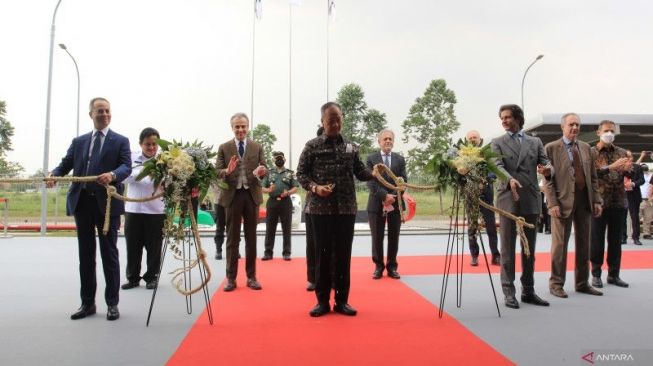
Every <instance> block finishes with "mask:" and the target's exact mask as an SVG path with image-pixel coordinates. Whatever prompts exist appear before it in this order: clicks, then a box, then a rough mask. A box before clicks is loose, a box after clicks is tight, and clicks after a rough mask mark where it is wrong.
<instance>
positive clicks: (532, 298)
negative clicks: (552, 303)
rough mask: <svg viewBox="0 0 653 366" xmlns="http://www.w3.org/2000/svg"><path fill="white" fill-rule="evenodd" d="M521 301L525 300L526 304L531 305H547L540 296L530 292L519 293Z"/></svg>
mask: <svg viewBox="0 0 653 366" xmlns="http://www.w3.org/2000/svg"><path fill="white" fill-rule="evenodd" d="M521 302H525V303H527V304H532V305H537V306H549V302H548V301H546V300H544V299H542V298H541V297H539V296H537V295H536V294H535V293H532V294H526V295H524V294H522V295H521Z"/></svg>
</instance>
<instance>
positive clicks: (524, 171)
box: [492, 104, 552, 309]
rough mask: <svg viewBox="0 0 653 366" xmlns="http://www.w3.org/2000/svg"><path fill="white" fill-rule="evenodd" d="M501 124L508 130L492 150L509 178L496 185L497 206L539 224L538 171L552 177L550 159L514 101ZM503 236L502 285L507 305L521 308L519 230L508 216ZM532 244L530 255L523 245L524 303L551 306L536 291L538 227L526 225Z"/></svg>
mask: <svg viewBox="0 0 653 366" xmlns="http://www.w3.org/2000/svg"><path fill="white" fill-rule="evenodd" d="M499 117H500V118H501V125H502V127H503V128H504V130H505V131H506V133H505V134H504V135H502V136H500V137H497V138H495V139H494V140H492V150H493V151H494V152H496V153H498V154H500V156H501V158H499V159H497V166H498V167H499V169H501V170H502V171H503V173H504V174H505V175H506V177H508V181H504V182H500V183H499V184H498V185H497V207H498V208H500V209H502V210H504V211H508V212H510V213H512V214H515V215H518V216H523V217H524V219H525V220H526V222H528V223H530V224H533V225H536V224H537V218H538V216H539V215H540V211H541V210H542V205H541V204H540V189H539V188H538V182H537V173H540V174H543V175H544V176H545V177H550V176H551V174H552V172H551V167H550V164H549V159H548V158H547V157H546V154H545V153H544V146H542V141H541V140H540V139H538V138H536V137H532V136H528V135H526V134H525V133H524V130H523V127H524V112H523V111H522V109H521V108H520V107H519V106H518V105H515V104H507V105H503V106H501V108H500V109H499ZM500 225H501V228H500V231H499V234H500V236H501V285H502V287H503V293H504V295H505V297H506V298H505V303H506V306H507V307H509V308H513V309H519V302H517V298H516V297H515V285H514V281H515V244H516V241H517V239H516V236H517V231H516V230H515V229H516V227H515V222H514V221H512V220H510V219H508V218H507V217H505V216H501V218H500ZM524 232H525V234H526V238H527V239H528V244H529V246H530V256H526V254H525V253H524V248H523V243H521V244H522V255H521V263H522V275H521V284H522V295H521V300H522V301H523V302H525V303H529V304H533V305H540V306H549V303H548V302H547V301H545V300H543V299H541V298H540V297H539V296H537V295H536V294H535V288H534V285H535V281H534V279H533V270H534V265H535V237H536V232H535V229H530V228H526V227H524Z"/></svg>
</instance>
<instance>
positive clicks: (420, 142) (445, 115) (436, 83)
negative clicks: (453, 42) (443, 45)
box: [401, 79, 460, 173]
mask: <svg viewBox="0 0 653 366" xmlns="http://www.w3.org/2000/svg"><path fill="white" fill-rule="evenodd" d="M456 102H457V101H456V95H455V93H454V92H453V91H452V90H450V89H448V88H447V83H446V81H444V80H443V79H437V80H432V81H431V83H430V84H429V86H428V87H427V88H426V91H425V92H424V95H423V96H421V97H419V98H417V99H416V100H415V104H413V106H412V107H410V112H409V114H408V117H407V118H406V119H405V120H404V121H403V122H402V124H401V127H402V128H403V135H404V137H403V141H404V142H408V141H415V142H417V147H415V148H412V149H410V150H408V156H407V166H408V171H409V172H410V173H418V172H421V171H423V170H424V169H429V168H428V167H427V166H428V165H429V162H433V161H437V160H438V159H439V156H441V155H442V154H443V153H444V152H446V151H447V148H448V147H449V146H451V145H452V141H451V135H452V134H453V133H454V132H455V131H456V130H458V127H460V123H459V122H458V121H457V120H456V115H455V113H454V106H455V104H456ZM430 169H431V170H432V168H430Z"/></svg>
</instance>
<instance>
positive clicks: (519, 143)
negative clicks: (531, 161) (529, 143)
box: [512, 133, 521, 148]
mask: <svg viewBox="0 0 653 366" xmlns="http://www.w3.org/2000/svg"><path fill="white" fill-rule="evenodd" d="M512 138H513V139H514V140H515V144H516V145H517V147H518V148H521V141H519V134H517V133H514V134H512Z"/></svg>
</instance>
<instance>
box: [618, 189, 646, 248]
mask: <svg viewBox="0 0 653 366" xmlns="http://www.w3.org/2000/svg"><path fill="white" fill-rule="evenodd" d="M635 189H639V187H636V188H635ZM628 193H629V192H626V198H627V199H628V212H624V229H623V230H622V232H621V238H622V239H624V240H623V241H626V239H628V232H627V231H628V230H627V227H628V226H627V223H626V220H627V219H628V218H627V217H628V214H629V213H630V223H631V224H632V227H633V236H632V238H633V239H639V205H640V204H641V203H642V200H641V199H637V198H636V197H635V195H634V194H628Z"/></svg>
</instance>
